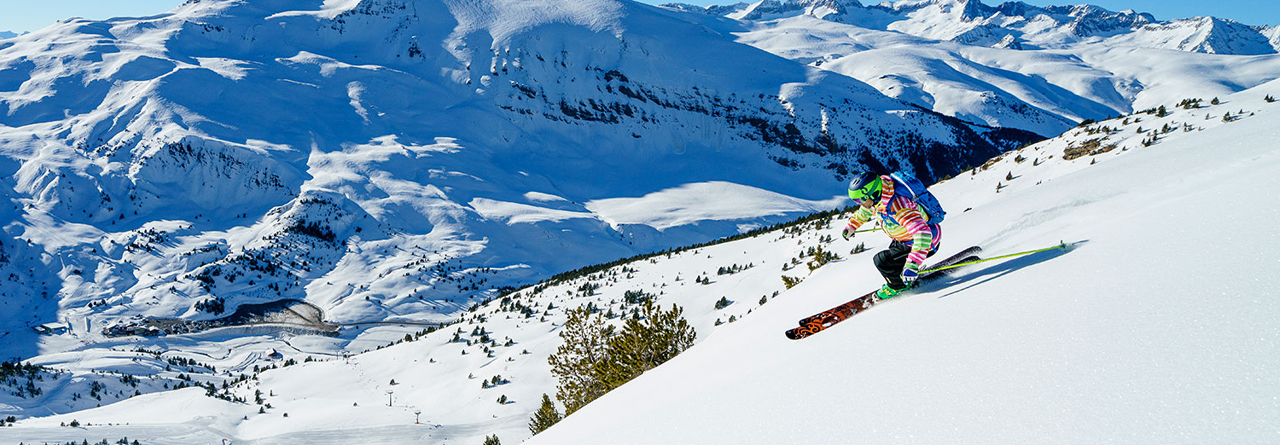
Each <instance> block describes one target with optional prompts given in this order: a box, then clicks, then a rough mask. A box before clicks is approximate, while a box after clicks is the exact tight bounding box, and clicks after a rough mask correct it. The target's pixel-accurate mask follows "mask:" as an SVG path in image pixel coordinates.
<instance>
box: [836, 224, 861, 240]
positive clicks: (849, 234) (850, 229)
mask: <svg viewBox="0 0 1280 445" xmlns="http://www.w3.org/2000/svg"><path fill="white" fill-rule="evenodd" d="M857 233H858V228H857V227H854V226H853V224H845V225H844V231H843V232H840V236H843V237H844V240H845V241H848V240H849V238H853V236H854V235H855V234H857Z"/></svg>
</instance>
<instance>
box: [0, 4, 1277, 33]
mask: <svg viewBox="0 0 1280 445" xmlns="http://www.w3.org/2000/svg"><path fill="white" fill-rule="evenodd" d="M183 1H184V0H0V31H13V32H18V33H21V32H24V31H35V30H37V29H40V28H43V27H45V26H47V25H49V24H51V23H53V22H54V21H57V20H60V19H64V18H68V17H84V18H89V19H106V18H110V17H122V16H147V15H153V14H159V13H162V12H165V11H168V10H170V9H172V8H174V7H176V6H178V5H180V4H182V2H183ZM250 1H252V0H250ZM317 1H318V0H317ZM562 1H573V0H562ZM671 1H672V0H647V1H645V3H655V4H656V3H668V2H671ZM879 1H880V0H862V3H863V4H868V5H869V4H875V3H879ZM1023 1H1024V2H1026V3H1029V4H1033V5H1040V6H1045V5H1054V4H1057V5H1070V4H1080V3H1088V4H1092V5H1097V6H1101V7H1103V8H1106V9H1110V10H1113V11H1120V10H1124V9H1134V10H1137V11H1142V12H1149V13H1151V14H1154V15H1155V16H1156V19H1158V20H1170V19H1177V18H1186V17H1195V16H1202V15H1212V16H1216V17H1222V18H1228V19H1232V20H1235V21H1238V22H1241V23H1245V24H1248V25H1280V1H1277V0H1216V1H1206V0H1058V1H1051V0H1023ZM983 2H984V3H986V4H988V5H997V4H1000V3H1002V2H1003V0H983ZM683 3H692V4H698V5H709V4H730V3H737V0H717V1H711V0H683Z"/></svg>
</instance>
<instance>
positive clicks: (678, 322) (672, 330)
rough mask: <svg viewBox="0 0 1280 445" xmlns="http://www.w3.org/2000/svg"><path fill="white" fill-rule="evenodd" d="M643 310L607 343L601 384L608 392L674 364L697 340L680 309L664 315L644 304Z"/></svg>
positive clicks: (650, 303)
mask: <svg viewBox="0 0 1280 445" xmlns="http://www.w3.org/2000/svg"><path fill="white" fill-rule="evenodd" d="M640 310H641V314H640V318H639V319H634V318H632V319H628V320H627V322H626V324H625V325H623V327H622V332H621V333H620V334H618V335H616V336H613V337H612V338H609V340H608V356H607V357H608V361H607V362H606V363H605V366H603V367H602V368H601V369H600V371H601V372H602V375H601V376H600V380H601V381H603V382H604V383H605V386H606V388H608V389H609V390H612V389H614V388H617V387H619V386H622V384H624V383H626V382H628V381H630V380H631V379H633V378H636V377H637V376H639V375H640V374H642V373H644V372H645V371H648V370H650V369H653V368H656V367H658V365H661V364H663V363H665V362H666V361H667V360H671V359H672V358H673V357H675V356H676V355H678V354H680V353H681V352H684V350H685V349H689V347H690V346H693V342H694V340H695V339H697V337H698V335H697V333H696V332H694V330H693V327H692V326H689V322H688V321H687V320H685V319H684V317H683V314H684V310H683V309H681V308H680V307H679V306H676V305H674V304H673V305H671V310H670V311H663V310H662V308H661V307H658V306H657V305H654V304H653V303H652V302H645V304H644V305H643V306H642V307H641V309H640Z"/></svg>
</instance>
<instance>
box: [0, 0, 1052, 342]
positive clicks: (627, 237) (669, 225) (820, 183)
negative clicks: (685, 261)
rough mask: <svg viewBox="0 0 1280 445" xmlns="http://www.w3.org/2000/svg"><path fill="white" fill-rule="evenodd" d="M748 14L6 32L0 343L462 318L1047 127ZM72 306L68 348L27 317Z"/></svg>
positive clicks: (506, 11) (220, 12)
mask: <svg viewBox="0 0 1280 445" xmlns="http://www.w3.org/2000/svg"><path fill="white" fill-rule="evenodd" d="M740 30H741V24H740V23H738V22H734V21H730V20H727V19H722V18H715V17H707V16H698V15H690V14H680V13H673V12H671V11H666V10H662V9H659V8H654V7H650V6H647V5H642V4H638V3H632V2H629V1H619V0H593V1H584V2H572V3H564V2H559V1H537V2H524V1H508V0H486V1H481V2H471V1H455V0H361V1H325V2H319V1H314V0H276V1H261V2H258V1H255V2H244V1H233V0H219V1H193V2H187V3H186V4H184V5H182V6H181V7H179V8H177V9H175V10H174V11H172V12H171V13H169V14H162V15H158V16H154V17H146V18H138V19H129V18H120V19H112V20H109V21H89V20H81V19H74V20H69V21H65V22H61V23H59V24H56V25H54V26H51V27H48V28H45V29H42V30H40V31H38V32H35V33H32V34H29V35H25V36H21V37H17V38H13V39H7V40H4V41H3V42H0V108H3V109H5V110H6V113H4V114H3V117H0V170H2V171H3V172H4V174H3V175H0V177H3V178H5V179H3V180H0V184H3V189H0V190H3V192H4V193H3V194H4V196H5V197H7V198H8V200H7V201H6V202H7V203H9V204H6V207H10V206H11V207H12V209H11V210H6V212H12V213H11V216H12V217H11V218H8V219H6V220H5V221H7V222H6V223H5V225H4V233H5V237H4V238H3V240H0V242H3V249H4V250H3V252H4V257H5V258H6V259H8V262H7V264H9V266H0V267H7V268H11V269H6V270H7V271H8V272H9V274H10V275H9V276H10V279H9V281H8V282H6V284H5V286H9V289H12V292H13V295H15V296H16V298H11V299H6V301H5V302H4V303H3V304H2V306H3V308H0V311H5V312H6V313H7V314H12V315H14V316H13V317H9V318H7V319H6V321H7V322H8V323H9V325H8V326H7V327H6V330H7V331H9V332H10V334H9V335H12V336H13V337H10V338H11V339H13V341H6V342H5V346H4V350H3V352H4V353H5V354H6V355H10V356H18V357H32V356H34V355H36V354H40V353H48V352H55V351H60V350H63V348H66V347H70V345H81V344H82V342H90V343H93V342H98V341H104V338H103V337H102V334H101V333H102V332H103V330H104V328H109V327H113V326H118V327H119V329H120V332H125V331H128V330H130V329H143V328H145V327H143V328H138V327H137V326H136V324H134V323H135V321H136V320H134V319H133V317H135V316H139V315H141V316H145V317H149V318H152V319H179V320H183V321H188V322H190V321H193V320H199V321H208V320H213V319H216V318H218V317H221V316H226V315H229V314H230V313H232V312H233V311H235V310H236V309H237V308H238V307H240V306H241V305H243V304H249V303H253V304H259V303H268V302H273V301H282V300H301V301H305V302H307V303H309V304H311V305H314V306H315V307H316V308H318V309H320V310H322V311H323V316H322V318H323V319H324V320H326V321H328V322H333V323H339V324H343V323H345V324H355V323H358V322H366V321H379V320H385V319H397V320H404V319H413V320H418V321H423V322H438V321H442V320H448V319H451V318H452V317H453V314H456V313H457V312H458V311H459V310H460V309H462V308H464V307H466V306H468V305H469V301H468V300H470V299H473V298H475V299H479V298H483V297H485V296H489V295H493V293H494V291H495V290H496V289H499V288H502V287H504V286H511V285H516V284H519V283H528V282H532V281H536V280H537V279H540V278H545V277H547V276H550V275H551V274H553V273H556V272H561V271H564V270H567V269H571V268H573V267H577V266H579V265H581V264H584V263H591V262H597V261H607V260H612V259H615V258H619V257H625V256H628V255H632V254H635V253H639V252H646V251H651V250H658V249H663V248H667V247H671V246H676V245H683V244H688V243H692V242H700V241H706V240H708V239H712V238H715V237H719V236H724V235H728V234H733V233H737V232H740V231H743V230H747V229H750V228H752V227H757V226H759V225H761V224H766V223H770V222H775V221H778V220H780V219H783V218H787V217H789V216H790V215H796V214H803V213H808V212H813V211H817V210H823V209H829V208H832V207H833V206H835V205H836V202H835V201H833V200H832V197H833V196H836V197H838V195H839V194H840V192H839V190H841V184H842V182H843V180H844V175H845V174H847V172H848V171H849V170H850V169H856V168H861V166H862V165H864V164H865V165H884V166H888V167H891V168H899V167H900V168H906V169H908V170H914V171H915V172H917V173H918V174H920V175H921V176H922V177H924V178H927V179H931V178H938V177H942V176H945V175H948V174H954V173H955V172H956V171H959V169H962V168H964V167H966V166H968V165H973V164H974V163H977V162H980V161H981V160H983V159H986V158H988V157H990V156H992V155H994V154H996V153H999V152H1000V151H1001V150H1004V149H1008V148H1011V147H1014V146H1017V145H1019V144H1021V143H1023V142H1026V141H1029V140H1032V139H1034V135H1031V134H1028V133H1025V132H1018V131H1015V130H1004V129H993V128H988V127H984V126H980V125H970V124H965V123H962V122H958V121H956V120H954V119H951V118H947V117H944V116H940V115H937V114H934V113H931V112H929V111H925V110H919V109H917V108H915V107H913V106H911V105H909V104H907V103H904V102H901V101H898V100H895V99H892V98H888V97H885V96H884V95H882V94H880V93H878V92H877V91H876V90H874V89H873V88H870V87H868V86H867V85H865V84H863V83H860V82H858V81H856V80H853V79H850V78H847V77H845V76H840V75H835V74H832V73H829V72H824V71H821V70H816V69H813V68H810V67H805V66H803V65H800V64H796V63H794V62H792V61H789V60H786V59H783V58H779V57H776V56H773V55H771V54H768V53H766V52H763V51H759V50H757V49H754V48H751V47H749V46H746V45H742V44H739V43H735V42H733V36H732V34H731V33H732V32H735V31H740ZM708 196H718V197H725V198H717V199H708V198H707V197H708ZM567 249H569V250H568V251H569V253H570V254H565V252H566V250H567ZM55 321H63V322H71V323H72V324H71V327H72V331H71V333H70V334H69V336H67V338H56V339H48V338H43V339H42V338H37V337H35V335H34V334H33V333H32V332H31V329H30V327H32V326H36V325H39V324H42V323H47V322H55ZM157 323H158V324H165V323H173V322H172V321H166V320H160V321H154V322H152V324H153V325H155V324H157ZM130 324H134V325H132V326H131V325H130ZM190 327H191V325H180V326H178V327H175V328H173V329H170V331H175V332H176V331H183V330H187V329H189V328H190ZM343 339H345V340H350V338H348V337H343ZM76 347H79V346H76Z"/></svg>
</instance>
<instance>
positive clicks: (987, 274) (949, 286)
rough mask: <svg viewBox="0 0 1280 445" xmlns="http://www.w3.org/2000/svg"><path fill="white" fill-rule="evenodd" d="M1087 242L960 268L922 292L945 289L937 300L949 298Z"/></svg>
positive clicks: (1055, 256)
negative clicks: (945, 291)
mask: <svg viewBox="0 0 1280 445" xmlns="http://www.w3.org/2000/svg"><path fill="white" fill-rule="evenodd" d="M1087 242H1088V240H1081V241H1075V242H1071V243H1067V248H1066V249H1054V250H1047V251H1044V252H1039V253H1033V254H1030V255H1024V256H1020V257H1013V258H1009V259H1005V260H996V261H992V262H990V263H978V264H974V265H972V266H967V267H961V268H958V270H956V271H954V272H952V273H951V274H947V275H945V276H944V277H943V278H942V279H939V280H934V281H933V282H932V283H928V284H926V285H925V286H924V289H923V290H925V291H933V290H943V289H946V290H947V291H948V292H947V293H945V294H943V295H941V296H939V297H938V298H946V297H950V296H952V295H955V294H956V293H959V292H963V291H966V290H969V289H972V288H974V287H977V286H979V285H981V284H983V283H986V282H988V281H991V280H994V279H997V278H1000V277H1002V276H1005V275H1008V274H1009V273H1012V272H1014V271H1016V270H1018V269H1022V268H1024V267H1027V266H1031V265H1035V264H1039V263H1042V262H1045V261H1049V260H1052V259H1054V258H1057V257H1060V256H1062V255H1066V254H1067V253H1069V252H1071V251H1072V250H1074V249H1076V248H1078V247H1079V246H1080V245H1081V244H1084V243H1087ZM996 256H999V255H996ZM984 266H985V267H984ZM957 285H964V287H956V288H953V287H955V286H957Z"/></svg>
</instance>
